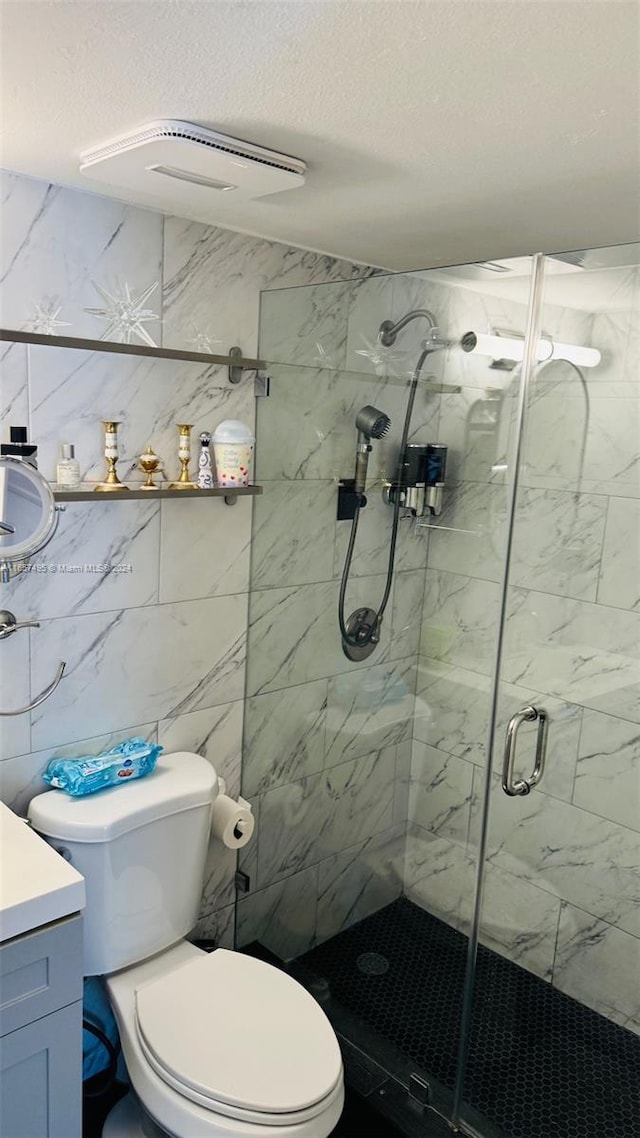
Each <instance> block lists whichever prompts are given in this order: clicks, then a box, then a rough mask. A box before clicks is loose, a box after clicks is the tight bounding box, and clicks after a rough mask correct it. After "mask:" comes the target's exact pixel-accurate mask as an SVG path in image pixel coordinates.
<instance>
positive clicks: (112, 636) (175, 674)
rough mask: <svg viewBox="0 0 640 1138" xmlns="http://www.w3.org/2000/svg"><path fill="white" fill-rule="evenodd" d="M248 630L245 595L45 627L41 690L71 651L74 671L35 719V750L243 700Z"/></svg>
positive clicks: (36, 681) (38, 671)
mask: <svg viewBox="0 0 640 1138" xmlns="http://www.w3.org/2000/svg"><path fill="white" fill-rule="evenodd" d="M245 630H246V597H243V596H236V597H219V598H218V597H214V598H212V599H210V600H206V601H183V602H181V603H180V604H175V605H162V606H161V607H159V608H156V607H155V606H147V607H145V608H139V609H128V610H122V609H120V610H117V611H115V612H109V613H103V614H96V615H87V616H76V617H64V618H62V619H61V620H54V621H45V622H43V624H42V627H41V628H40V629H39V630H38V651H37V653H32V659H31V671H32V681H31V682H32V685H33V687H34V688H35V689H36V690H40V689H41V688H42V687H44V686H45V684H46V683H48V682H49V681H50V680H51V677H52V675H53V674H54V673H55V668H56V667H57V663H58V660H59V658H60V652H61V650H62V651H64V657H65V659H66V660H67V661H68V670H67V674H66V675H65V677H64V679H63V680H62V682H61V684H60V686H59V688H58V689H57V691H56V692H55V693H54V695H53V696H51V698H50V699H49V700H47V702H46V703H44V704H42V705H41V707H39V708H37V709H36V710H35V711H34V712H33V713H32V735H33V738H32V745H33V746H34V747H36V748H37V749H40V748H42V747H45V746H55V745H57V744H58V743H65V742H69V741H71V740H73V739H82V738H85V737H86V736H87V734H88V727H89V725H91V729H92V730H93V731H94V732H95V731H96V730H99V731H108V730H112V729H113V728H114V727H115V726H116V725H117V724H119V723H130V722H131V721H132V720H139V719H145V720H149V719H159V718H169V717H175V716H177V715H180V714H182V713H184V712H187V711H197V710H200V709H201V708H204V707H213V706H215V705H217V704H221V703H228V702H229V701H232V700H236V699H242V697H243V694H244V690H243V689H244V664H245ZM23 749H24V748H23Z"/></svg>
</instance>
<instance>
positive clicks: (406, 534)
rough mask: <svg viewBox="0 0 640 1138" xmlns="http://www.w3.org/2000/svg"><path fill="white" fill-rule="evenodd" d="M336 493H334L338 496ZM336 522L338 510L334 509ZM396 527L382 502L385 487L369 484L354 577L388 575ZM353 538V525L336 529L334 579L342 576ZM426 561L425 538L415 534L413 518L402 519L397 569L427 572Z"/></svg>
mask: <svg viewBox="0 0 640 1138" xmlns="http://www.w3.org/2000/svg"><path fill="white" fill-rule="evenodd" d="M335 493H336V491H334V496H335ZM334 520H335V506H334ZM392 525H393V509H392V507H390V506H389V505H387V503H386V502H384V501H383V499H382V485H381V484H380V483H379V482H374V483H370V484H369V485H368V487H367V505H366V507H365V509H364V510H361V511H360V517H359V519H358V530H357V536H356V544H355V549H354V553H353V558H352V562H351V573H352V575H353V576H356V577H361V576H368V575H370V574H371V573H386V571H387V565H388V563H389V545H390V541H391V530H392ZM350 534H351V522H350V521H341V522H338V523H337V525H336V548H335V561H334V565H333V575H334V576H336V577H338V576H340V575H341V574H342V567H343V565H344V562H345V557H346V553H347V546H348V544H349V538H350ZM426 561H427V547H426V542H425V540H424V535H423V534H422V533H420V532H416V531H415V528H414V525H413V520H412V519H411V518H402V519H401V520H400V522H399V524H398V537H397V544H396V557H395V569H396V571H397V572H400V571H402V570H406V569H424V568H425V566H426Z"/></svg>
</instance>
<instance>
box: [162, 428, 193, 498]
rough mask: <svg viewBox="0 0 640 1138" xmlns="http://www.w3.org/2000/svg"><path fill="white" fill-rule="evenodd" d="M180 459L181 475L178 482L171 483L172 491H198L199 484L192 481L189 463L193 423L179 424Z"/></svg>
mask: <svg viewBox="0 0 640 1138" xmlns="http://www.w3.org/2000/svg"><path fill="white" fill-rule="evenodd" d="M177 427H178V458H179V459H180V474H179V475H178V480H177V482H170V483H169V489H170V490H197V489H198V487H197V484H196V483H195V482H192V481H191V476H190V474H189V463H190V461H191V431H192V429H193V423H178V424H177Z"/></svg>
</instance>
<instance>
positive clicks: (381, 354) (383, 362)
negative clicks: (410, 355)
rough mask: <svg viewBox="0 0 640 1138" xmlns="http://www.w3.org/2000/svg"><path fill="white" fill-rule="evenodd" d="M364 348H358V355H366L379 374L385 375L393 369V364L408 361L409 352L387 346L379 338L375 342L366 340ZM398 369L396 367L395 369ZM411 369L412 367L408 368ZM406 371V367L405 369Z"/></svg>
mask: <svg viewBox="0 0 640 1138" xmlns="http://www.w3.org/2000/svg"><path fill="white" fill-rule="evenodd" d="M364 343H365V345H366V346H365V347H364V348H356V353H355V354H356V355H357V356H364V357H365V359H367V360H370V361H371V363H372V364H373V366H374V369H375V371H376V374H377V375H385V374H386V373H387V372H390V371H391V365H392V364H398V363H405V364H406V363H407V353H406V352H401V351H398V349H396V350H395V351H393V350H392V349H391V348H385V346H384V344H381V343H380V341H379V340H376V341H375V343H373V344H372V343H370V342H369V340H367V339H365V340H364ZM394 370H396V369H394ZM408 370H409V371H411V369H410V368H408ZM403 371H404V369H403Z"/></svg>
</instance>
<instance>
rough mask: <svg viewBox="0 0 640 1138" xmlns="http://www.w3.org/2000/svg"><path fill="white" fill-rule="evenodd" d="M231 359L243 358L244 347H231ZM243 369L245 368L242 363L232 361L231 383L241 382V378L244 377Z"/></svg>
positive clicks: (230, 368) (230, 367)
mask: <svg viewBox="0 0 640 1138" xmlns="http://www.w3.org/2000/svg"><path fill="white" fill-rule="evenodd" d="M229 359H230V360H232V361H233V360H241V359H242V348H238V347H234V348H229ZM242 371H243V368H242V364H241V363H237V364H236V363H233V362H232V363H230V364H229V383H240V380H241V379H242Z"/></svg>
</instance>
